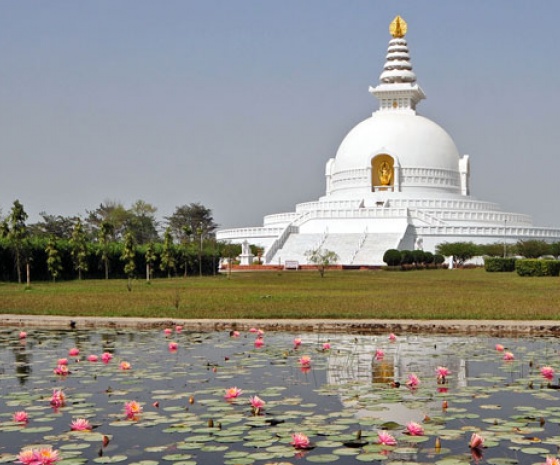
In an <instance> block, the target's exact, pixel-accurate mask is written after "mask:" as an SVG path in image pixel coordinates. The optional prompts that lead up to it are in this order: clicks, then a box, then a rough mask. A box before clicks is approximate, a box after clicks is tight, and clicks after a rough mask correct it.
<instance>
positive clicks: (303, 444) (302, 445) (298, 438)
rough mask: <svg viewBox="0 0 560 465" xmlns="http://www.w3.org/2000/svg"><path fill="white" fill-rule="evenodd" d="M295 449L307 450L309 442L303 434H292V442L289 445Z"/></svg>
mask: <svg viewBox="0 0 560 465" xmlns="http://www.w3.org/2000/svg"><path fill="white" fill-rule="evenodd" d="M290 444H291V445H292V446H294V447H295V448H296V449H307V448H309V446H310V444H311V441H310V440H309V438H308V437H307V436H306V435H305V434H303V433H294V434H292V442H291V443H290Z"/></svg>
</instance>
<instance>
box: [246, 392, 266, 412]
mask: <svg viewBox="0 0 560 465" xmlns="http://www.w3.org/2000/svg"><path fill="white" fill-rule="evenodd" d="M249 402H250V403H251V407H252V408H253V411H254V412H255V413H256V414H258V413H259V412H260V411H261V410H262V409H263V408H264V406H265V404H266V402H265V401H264V400H262V399H261V398H260V397H259V396H253V397H251V398H250V399H249Z"/></svg>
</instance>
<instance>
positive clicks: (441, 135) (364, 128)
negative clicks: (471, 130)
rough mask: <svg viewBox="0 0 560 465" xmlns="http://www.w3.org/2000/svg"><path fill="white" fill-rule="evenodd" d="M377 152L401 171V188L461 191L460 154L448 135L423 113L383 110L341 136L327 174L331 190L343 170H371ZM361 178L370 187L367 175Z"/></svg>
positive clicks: (335, 187) (335, 186) (342, 173)
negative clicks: (389, 158) (391, 160)
mask: <svg viewBox="0 0 560 465" xmlns="http://www.w3.org/2000/svg"><path fill="white" fill-rule="evenodd" d="M379 155H388V156H389V157H391V158H393V160H394V166H395V168H398V169H399V170H400V171H401V180H400V181H401V182H400V191H406V190H410V189H416V188H420V189H421V188H424V187H427V188H430V189H433V188H437V187H439V188H444V189H445V190H447V191H456V192H457V193H459V192H460V175H459V158H460V157H459V152H458V150H457V147H456V146H455V143H454V142H453V139H452V138H451V137H450V136H449V134H448V133H447V132H446V131H445V130H444V129H443V128H442V127H441V126H439V125H438V124H436V123H434V122H433V121H431V120H429V119H428V118H425V117H423V116H419V115H417V114H414V113H405V112H403V113H399V112H382V111H379V112H375V113H374V114H373V115H372V116H371V117H370V118H368V119H366V120H365V121H362V122H361V123H359V124H358V125H357V126H355V127H354V128H353V129H352V130H351V131H350V132H349V133H348V135H347V136H346V137H345V138H344V139H343V141H342V143H341V144H340V147H339V149H338V151H337V154H336V158H335V160H334V163H333V166H332V171H331V173H330V174H331V176H332V179H333V181H334V182H333V184H332V192H333V193H334V192H335V191H336V190H337V183H336V180H337V179H340V178H343V177H346V176H344V173H348V174H350V173H351V172H355V170H360V171H361V170H367V169H370V168H371V166H372V161H373V160H374V158H375V157H377V156H379ZM363 179H364V182H366V184H367V185H368V186H369V184H370V181H369V177H364V178H363ZM355 187H357V188H358V187H363V186H358V185H356V186H355ZM346 189H347V186H345V190H346Z"/></svg>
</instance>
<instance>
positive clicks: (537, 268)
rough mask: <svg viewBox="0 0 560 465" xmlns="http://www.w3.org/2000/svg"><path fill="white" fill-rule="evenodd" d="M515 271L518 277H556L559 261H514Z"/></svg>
mask: <svg viewBox="0 0 560 465" xmlns="http://www.w3.org/2000/svg"><path fill="white" fill-rule="evenodd" d="M515 271H517V274H518V275H519V276H558V275H560V261H559V260H538V259H531V258H527V259H521V260H516V262H515Z"/></svg>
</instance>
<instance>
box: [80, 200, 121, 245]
mask: <svg viewBox="0 0 560 465" xmlns="http://www.w3.org/2000/svg"><path fill="white" fill-rule="evenodd" d="M87 213H88V217H87V219H86V223H87V225H88V227H89V229H90V230H91V232H92V233H93V234H97V236H98V237H99V230H100V229H101V228H102V226H103V224H108V225H109V226H110V228H106V231H107V232H110V236H111V237H110V240H112V241H117V240H119V239H122V238H123V237H124V234H125V232H126V227H127V224H128V221H129V220H130V217H131V213H130V212H129V211H128V210H127V209H126V208H124V206H123V204H122V203H120V202H116V201H111V200H106V201H105V204H103V203H102V204H100V205H99V207H98V208H97V209H96V210H94V211H88V212H87Z"/></svg>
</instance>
